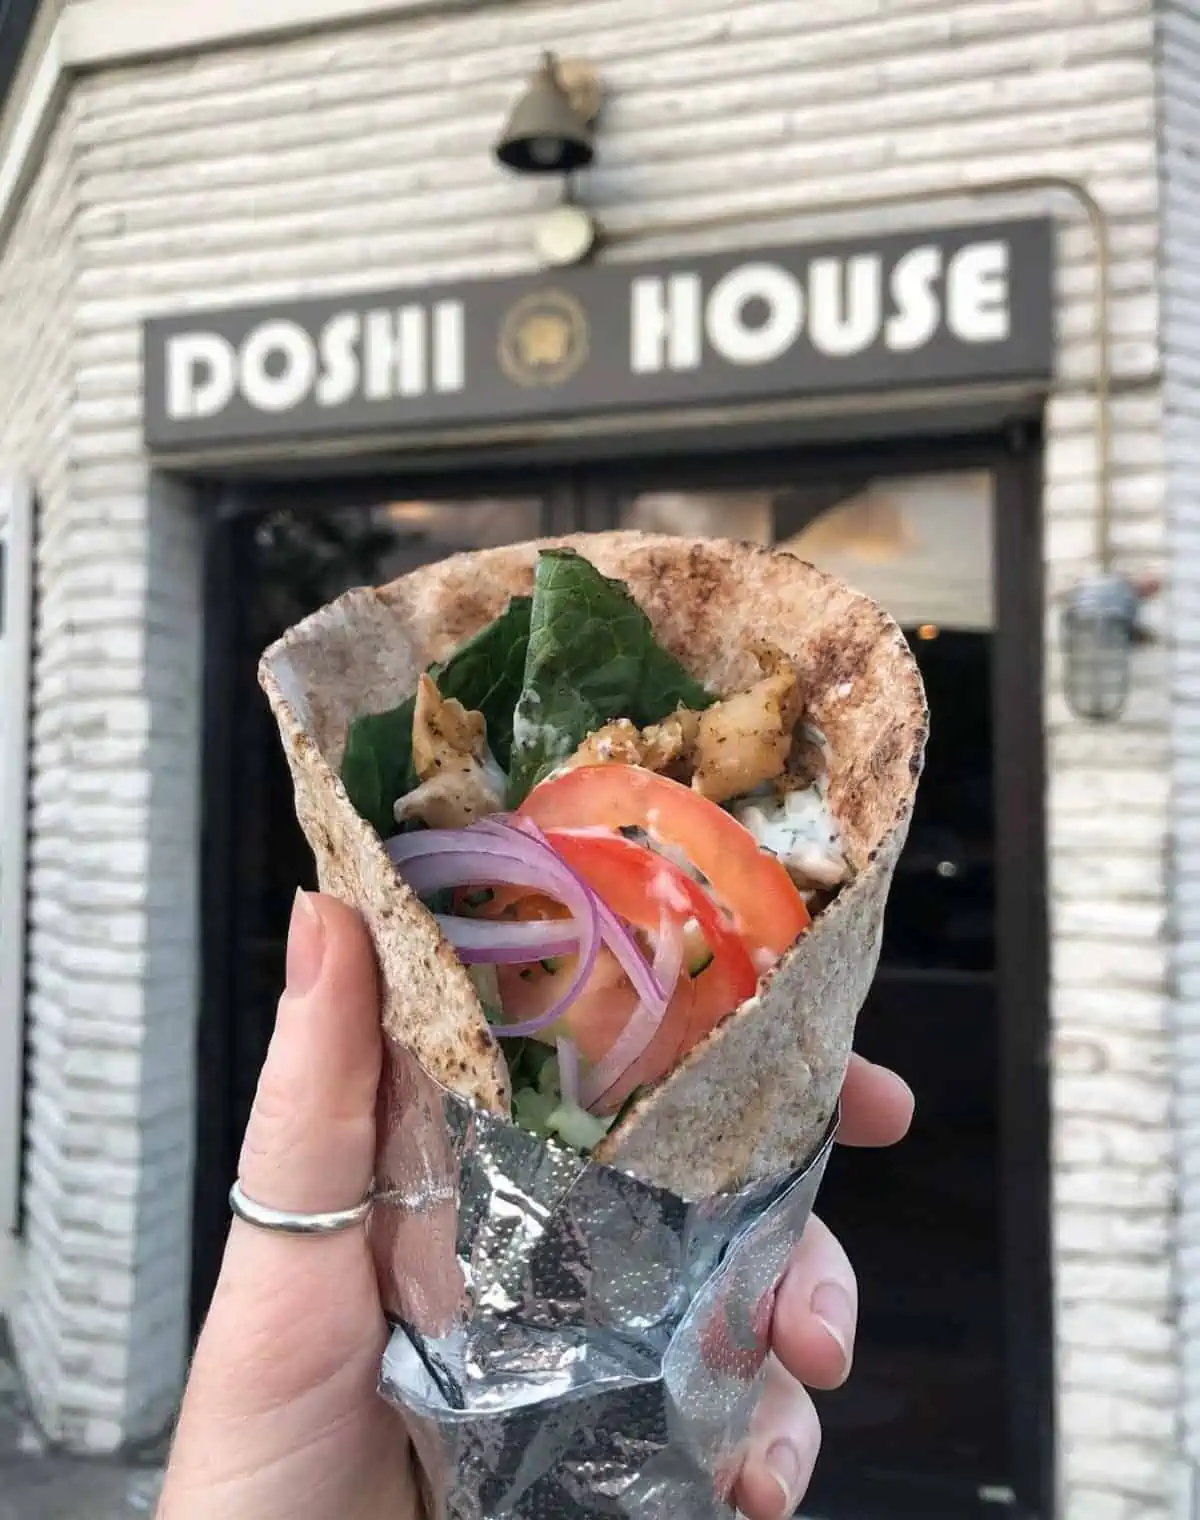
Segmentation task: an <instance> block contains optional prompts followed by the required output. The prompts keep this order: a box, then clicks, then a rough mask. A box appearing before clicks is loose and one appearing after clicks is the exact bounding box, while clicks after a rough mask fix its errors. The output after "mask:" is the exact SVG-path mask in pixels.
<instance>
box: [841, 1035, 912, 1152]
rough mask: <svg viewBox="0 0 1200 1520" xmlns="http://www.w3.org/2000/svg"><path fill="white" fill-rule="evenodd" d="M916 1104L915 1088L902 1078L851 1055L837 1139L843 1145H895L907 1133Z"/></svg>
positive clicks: (843, 1085) (843, 1087)
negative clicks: (913, 1090) (913, 1091)
mask: <svg viewBox="0 0 1200 1520" xmlns="http://www.w3.org/2000/svg"><path fill="white" fill-rule="evenodd" d="M914 1103H915V1100H914V1098H913V1094H912V1088H911V1087H909V1085H908V1083H907V1082H906V1081H905V1080H904V1079H903V1077H898V1076H897V1075H896V1073H895V1072H894V1071H890V1070H889V1069H888V1067H886V1066H876V1065H874V1064H873V1063H872V1062H870V1061H868V1060H866V1059H865V1057H863V1056H860V1055H852V1056H851V1057H850V1065H849V1067H848V1068H847V1071H846V1080H845V1082H844V1083H843V1084H842V1123H841V1128H840V1129H839V1130H838V1140H839V1141H840V1142H841V1143H842V1144H843V1145H857V1146H883V1145H895V1144H896V1143H897V1141H900V1140H903V1139H904V1137H905V1135H907V1134H908V1127H909V1125H910V1124H911V1123H912V1117H913V1106H914Z"/></svg>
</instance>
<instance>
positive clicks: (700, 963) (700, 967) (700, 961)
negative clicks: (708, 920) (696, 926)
mask: <svg viewBox="0 0 1200 1520" xmlns="http://www.w3.org/2000/svg"><path fill="white" fill-rule="evenodd" d="M712 963H713V953H712V951H711V950H710V949H709V948H708V946H707V945H701V946H700V947H699V949H698V950H697V951H696V953H695V955H693V956H692V958H691V960H690V961H689V962H688V968H687V969H688V975H689V976H690V977H691V978H692V979H693V981H694V980H695V979H696V977H698V976H699V975H700V973H701V972H702V971H707V970H708V968H709V967H710V966H711V965H712Z"/></svg>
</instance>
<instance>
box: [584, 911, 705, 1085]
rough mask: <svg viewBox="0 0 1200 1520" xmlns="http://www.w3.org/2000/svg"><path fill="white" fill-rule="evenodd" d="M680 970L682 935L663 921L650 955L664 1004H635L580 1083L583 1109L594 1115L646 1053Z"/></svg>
mask: <svg viewBox="0 0 1200 1520" xmlns="http://www.w3.org/2000/svg"><path fill="white" fill-rule="evenodd" d="M682 970H683V934H682V932H681V931H680V928H679V926H678V925H677V924H675V923H672V922H671V921H669V920H668V919H665V918H664V919H663V921H662V926H661V928H660V930H659V935H658V946H657V948H656V950H655V952H654V971H655V975H656V976H657V978H658V980H659V981H660V982H661V983H662V984H663V986H665V987H666V988H668V989H669V990H668V992H667V1001H666V1003H664V1004H663V1005H662V1007H661V1008H658V1007H656V1006H655V1005H653V1004H651V1003H643V1002H639V1003H638V1005H637V1007H636V1008H635V1009H634V1010H633V1012H632V1013H631V1014H630V1016H629V1022H628V1023H627V1024H626V1025H625V1028H624V1029H622V1031H621V1033H620V1034H619V1035H618V1036H617V1038H616V1041H615V1042H614V1043H613V1045H612V1047H611V1049H610V1050H609V1052H608V1054H607V1055H606V1056H604V1058H603V1059H602V1060H600V1061H597V1062H596V1064H595V1066H593V1067H592V1069H591V1070H590V1071H589V1072H588V1073H587V1074H586V1076H585V1077H584V1078H583V1080H582V1082H581V1083H580V1093H579V1101H580V1103H581V1104H582V1105H583V1107H584V1108H587V1109H590V1110H592V1111H593V1112H594V1111H595V1109H596V1106H597V1105H598V1104H599V1103H601V1102H602V1101H603V1099H604V1098H605V1097H606V1095H607V1094H608V1093H609V1092H610V1091H611V1090H612V1088H613V1087H615V1086H616V1084H617V1083H618V1082H619V1081H620V1079H621V1078H622V1077H623V1076H624V1075H625V1073H626V1072H627V1071H628V1070H629V1068H630V1067H631V1066H632V1065H633V1063H634V1062H635V1061H638V1060H640V1059H641V1058H642V1056H644V1055H645V1053H646V1051H647V1050H649V1048H650V1042H651V1041H652V1040H653V1039H654V1036H655V1035H656V1034H657V1033H658V1031H659V1027H660V1025H661V1024H662V1021H663V1019H664V1018H665V1017H666V1013H667V1006H668V1005H669V1003H670V1001H671V999H672V998H673V997H674V996H675V988H676V985H677V984H678V982H679V974H680V972H681V971H682Z"/></svg>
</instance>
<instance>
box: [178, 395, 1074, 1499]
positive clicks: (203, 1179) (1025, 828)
mask: <svg viewBox="0 0 1200 1520" xmlns="http://www.w3.org/2000/svg"><path fill="white" fill-rule="evenodd" d="M730 432H731V436H730V438H729V440H728V445H727V449H726V451H725V452H723V453H722V454H721V455H720V456H714V455H712V454H707V455H705V456H702V457H701V456H691V457H688V456H684V455H667V454H658V455H656V454H650V453H647V454H645V455H641V456H639V457H638V458H636V459H632V458H630V459H621V458H616V457H614V455H613V444H612V441H611V440H610V441H607V444H606V446H605V447H604V448H603V451H602V452H601V450H599V449H597V450H596V453H595V454H594V455H593V456H592V457H590V458H588V459H583V458H579V459H577V460H576V461H575V462H574V464H573V465H571V466H569V467H567V466H563V467H555V466H553V465H547V466H544V467H540V468H539V467H533V468H529V467H526V468H523V469H520V470H513V471H511V472H506V471H505V470H503V469H502V468H489V469H487V470H486V471H482V470H471V469H469V468H463V469H456V470H454V472H453V473H452V474H451V473H449V472H448V471H447V469H446V466H445V464H443V465H442V467H441V468H440V469H439V470H437V471H436V472H435V471H433V470H431V469H425V468H422V469H415V470H413V471H411V472H407V473H401V472H399V471H388V472H387V473H386V474H357V475H348V476H346V477H343V478H340V479H317V480H309V481H308V482H302V481H298V480H295V479H279V478H275V479H268V478H263V477H259V478H255V479H248V480H244V481H241V482H232V483H229V484H227V485H226V486H224V487H223V488H222V489H221V491H220V495H219V502H218V503H214V509H213V510H212V511H211V512H210V517H209V523H210V531H209V544H208V564H209V572H208V575H207V583H206V593H205V596H206V603H205V670H206V680H205V777H206V782H205V799H204V818H205V825H204V831H203V838H204V855H203V866H202V869H203V872H204V890H203V893H202V921H203V930H202V933H203V965H204V982H203V989H202V997H201V1017H200V1029H199V1035H198V1072H197V1090H198V1101H197V1111H198V1113H197V1126H198V1152H197V1154H198V1156H199V1157H200V1158H202V1160H201V1163H200V1164H198V1166H197V1176H196V1197H195V1210H196V1213H195V1237H196V1238H195V1246H194V1271H193V1324H194V1325H195V1324H197V1323H198V1321H199V1319H200V1317H201V1316H202V1314H203V1311H204V1307H205V1305H206V1303H207V1298H208V1294H209V1292H210V1291H211V1284H212V1282H213V1281H215V1275H216V1269H217V1266H218V1264H219V1254H220V1243H221V1240H222V1239H223V1236H224V1229H225V1225H226V1223H227V1220H228V1210H227V1208H226V1205H225V1199H224V1189H225V1186H226V1183H225V1180H224V1179H223V1178H221V1177H219V1176H218V1175H217V1172H216V1167H217V1166H218V1165H220V1164H221V1158H222V1157H228V1156H230V1155H231V1154H232V1155H233V1156H234V1157H236V1149H232V1150H231V1147H235V1146H236V1144H237V1139H238V1137H236V1136H233V1135H231V1134H230V1133H229V1122H230V1120H229V1104H228V1095H229V1090H230V1082H229V1072H230V1068H229V1066H228V1062H229V1061H230V1059H231V1058H232V1047H231V1026H230V1015H231V1012H232V1010H231V1002H230V981H229V978H230V975H231V969H232V968H231V967H230V965H229V960H230V951H231V945H230V938H229V924H228V919H227V914H228V903H229V901H230V895H229V894H230V887H231V886H232V884H233V879H234V878H233V875H232V874H231V873H232V870H233V863H234V851H235V845H236V842H235V840H234V838H233V831H232V829H231V828H230V827H229V821H230V818H231V810H230V807H229V800H230V797H231V795H232V788H233V787H234V786H235V785H236V766H235V765H234V763H233V757H232V755H231V753H230V749H231V746H230V744H229V735H228V724H229V721H230V718H229V712H228V702H227V701H225V700H224V698H225V697H226V696H227V693H228V691H229V689H230V680H231V676H232V666H231V663H230V662H231V661H232V660H233V659H234V658H235V655H236V617H237V603H238V601H239V600H240V599H239V597H238V596H237V595H236V593H235V591H234V586H235V584H236V581H235V577H236V571H237V566H236V564H234V563H232V562H231V557H230V554H229V544H230V534H229V532H228V531H227V525H228V523H229V521H230V520H231V519H232V518H233V517H239V516H242V515H243V514H246V513H257V512H260V511H264V510H268V509H269V508H271V507H272V506H278V505H281V504H286V505H288V506H290V507H292V508H295V509H300V510H303V509H305V508H319V507H321V506H323V505H334V504H336V505H338V506H351V505H355V504H359V505H362V506H364V507H365V506H369V505H374V504H377V503H379V502H380V501H386V500H388V499H395V498H397V497H402V496H405V495H410V494H411V495H414V496H415V495H421V496H424V497H426V498H429V499H433V498H435V497H437V498H442V499H454V498H457V499H462V498H464V497H467V496H479V495H483V494H487V495H496V496H501V495H531V494H534V493H546V494H547V499H548V502H549V505H548V508H547V510H546V513H545V517H546V531H547V532H549V533H557V532H562V531H564V530H569V528H570V526H571V522H570V518H571V516H572V514H573V513H575V512H578V514H579V516H578V518H577V519H576V521H578V522H580V523H581V524H582V526H585V527H587V528H589V529H600V528H604V527H609V526H614V525H615V516H614V513H615V508H616V503H617V501H618V499H619V497H620V494H621V493H622V492H623V491H631V490H633V489H634V488H635V487H636V489H637V490H641V491H647V490H652V489H655V488H656V487H657V488H667V487H669V488H670V489H673V490H675V489H678V490H688V489H692V490H717V489H720V488H721V487H722V486H737V487H739V488H746V489H752V488H754V487H755V486H756V485H766V484H768V483H772V484H778V482H779V479H780V477H781V476H782V475H785V474H786V475H787V476H790V477H791V478H792V479H794V480H795V481H796V483H797V484H798V485H799V484H803V485H805V486H809V485H813V484H819V483H821V482H822V481H830V480H837V479H854V478H856V477H857V478H862V479H864V480H866V479H868V478H876V479H877V478H879V477H880V476H884V475H889V474H891V475H921V474H927V473H939V474H946V473H953V472H957V471H963V470H970V469H974V470H988V471H990V472H991V474H992V478H993V481H994V491H993V524H994V527H993V535H994V536H993V542H994V551H993V562H994V596H995V610H996V635H995V650H994V662H995V663H994V681H993V691H994V696H993V702H994V714H993V716H994V742H995V746H996V762H995V769H996V798H995V804H996V816H997V818H999V819H1003V820H1004V827H1003V828H1000V829H998V830H997V855H996V875H997V907H996V931H997V965H996V975H997V987H998V1008H999V1030H998V1040H999V1049H1000V1069H999V1072H998V1081H999V1088H1000V1090H999V1106H1000V1129H1001V1132H1000V1158H999V1161H1000V1176H1001V1179H1002V1181H1001V1198H1000V1199H999V1200H998V1207H999V1209H1000V1210H1001V1226H1002V1241H1003V1246H1002V1250H1003V1280H1004V1314H1005V1331H1006V1346H1005V1368H1006V1381H1007V1388H1006V1394H1007V1406H1008V1418H1009V1422H1010V1430H1009V1437H1010V1450H1011V1453H1012V1465H1013V1476H1014V1489H1015V1503H1014V1504H1011V1505H1005V1506H1000V1505H997V1504H987V1505H986V1507H985V1508H984V1509H981V1511H980V1512H981V1513H984V1514H988V1515H994V1514H997V1513H1001V1512H1003V1510H1004V1509H1007V1512H1008V1513H1009V1514H1012V1515H1016V1516H1019V1517H1021V1520H1048V1517H1049V1516H1050V1515H1051V1514H1052V1513H1053V1509H1054V1494H1055V1431H1054V1346H1053V1276H1052V1258H1051V1212H1050V1209H1051V1169H1050V1109H1049V1075H1050V1074H1049V1069H1048V1065H1049V1063H1048V1048H1049V1042H1048V1031H1049V999H1048V967H1049V919H1048V911H1047V894H1046V878H1047V861H1046V838H1045V816H1044V810H1045V755H1044V740H1043V697H1042V690H1043V623H1044V603H1043V581H1042V555H1041V478H1042V468H1041V467H1042V452H1041V437H1040V431H1039V429H1038V428H1037V427H1036V426H1034V425H1032V424H1026V423H1021V424H1018V425H1015V426H1012V427H1009V428H1008V429H1007V431H1005V432H1004V433H997V432H991V433H985V434H979V435H970V436H964V437H953V438H939V437H936V436H931V437H928V438H915V439H908V440H900V439H894V438H892V439H886V440H880V441H879V442H878V443H873V444H871V445H869V446H864V445H861V444H856V445H853V446H850V447H847V446H846V445H844V444H843V445H839V446H833V445H830V446H827V447H813V446H812V445H801V446H796V447H790V448H786V449H785V448H780V447H773V448H770V449H765V450H753V451H750V450H742V451H739V441H738V438H737V436H736V432H735V430H733V429H731V430H730ZM464 463H466V461H464ZM205 1161H207V1162H208V1165H207V1166H206V1165H205V1164H204V1162H205ZM928 1498H929V1501H934V1502H936V1496H935V1495H934V1494H933V1493H931V1494H930V1495H929V1496H928ZM922 1506H923V1507H922V1508H921V1509H920V1510H919V1513H920V1514H921V1515H924V1516H930V1517H933V1516H935V1515H936V1514H937V1513H938V1511H937V1510H936V1509H935V1508H932V1507H930V1503H929V1502H927V1501H926V1500H925V1497H924V1496H922ZM914 1513H918V1511H914ZM947 1513H950V1512H949V1511H947ZM953 1514H954V1516H956V1517H957V1516H961V1515H962V1514H963V1510H962V1507H961V1500H959V1501H958V1508H956V1509H955V1510H954V1511H953Z"/></svg>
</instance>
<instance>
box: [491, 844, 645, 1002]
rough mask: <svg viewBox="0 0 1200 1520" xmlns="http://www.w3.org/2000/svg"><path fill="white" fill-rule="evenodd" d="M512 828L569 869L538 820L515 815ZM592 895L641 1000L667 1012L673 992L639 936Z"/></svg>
mask: <svg viewBox="0 0 1200 1520" xmlns="http://www.w3.org/2000/svg"><path fill="white" fill-rule="evenodd" d="M476 827H479V825H476ZM509 832H519V833H521V834H524V835H526V836H527V837H528V838H529V839H532V840H534V841H535V842H536V843H537V844H538V845H539V846H540V847H541V848H542V850H543V851H544V852H545V853H546V855H548V856H550V857H551V858H552V859H553V860H555V861H556V862H557V863H558V865H559V866H560V867H564V868H566V869H569V867H566V865H565V862H564V861H563V858H562V856H561V855H559V854H558V852H557V851H556V850H555V848H554V846H553V845H552V844H551V843H550V841H549V840H548V839H547V838H546V836H545V834H543V833H542V831H541V829H539V828H538V826H537V824H536V823H531V822H530V820H529V819H528V818H514V822H513V825H512V827H511V829H510V831H509ZM572 875H574V872H572ZM576 880H579V881H581V880H582V878H579V877H576ZM590 890H591V889H590V888H589V891H590ZM592 895H593V897H594V898H595V902H596V912H597V913H598V914H599V916H600V932H601V934H602V936H603V938H604V942H605V943H606V944H607V945H608V947H609V949H610V950H611V951H612V953H613V954H614V955H615V956H616V958H617V960H618V961H619V962H620V963H621V970H622V971H624V973H625V975H626V976H627V977H628V978H629V980H630V982H631V983H632V984H633V990H634V991H635V992H636V993H637V995H638V997H639V999H640V1000H641V1001H642V1002H644V1003H649V1004H650V1005H651V1006H652V1007H655V1008H658V1007H660V1006H661V1008H662V1010H663V1011H664V1012H665V1010H666V1006H667V1004H668V1003H669V1002H670V1001H671V995H670V993H669V992H667V991H666V990H665V989H664V987H663V985H662V980H661V978H660V977H658V976H657V975H656V974H655V972H654V969H653V968H652V967H651V966H649V965H647V964H646V957H645V956H644V955H643V954H642V952H641V949H640V948H639V946H638V942H637V940H635V939H634V937H633V935H632V934H631V933H630V932H629V930H628V929H627V928H626V927H625V925H624V924H623V923H622V922H621V920H620V919H619V918H618V917H617V915H616V914H615V913H614V912H613V910H612V909H611V908H610V907H609V906H608V904H607V903H606V902H605V901H604V899H603V898H602V897H600V896H598V895H596V894H595V893H593V894H592Z"/></svg>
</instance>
